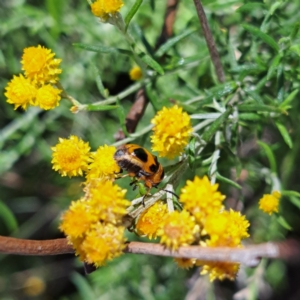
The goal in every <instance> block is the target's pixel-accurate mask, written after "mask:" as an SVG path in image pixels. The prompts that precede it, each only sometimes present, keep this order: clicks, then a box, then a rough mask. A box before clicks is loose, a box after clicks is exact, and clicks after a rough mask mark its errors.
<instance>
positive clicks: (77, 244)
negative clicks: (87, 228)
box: [67, 235, 86, 261]
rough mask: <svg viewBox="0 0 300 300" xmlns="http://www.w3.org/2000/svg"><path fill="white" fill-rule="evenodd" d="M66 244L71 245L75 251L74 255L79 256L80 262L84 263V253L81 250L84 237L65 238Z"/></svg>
mask: <svg viewBox="0 0 300 300" xmlns="http://www.w3.org/2000/svg"><path fill="white" fill-rule="evenodd" d="M67 239H68V243H69V244H71V245H72V246H73V248H74V250H75V255H76V256H79V259H80V260H81V261H86V253H85V251H84V250H83V249H82V244H83V241H84V239H85V235H84V236H82V237H77V238H74V237H72V236H67Z"/></svg>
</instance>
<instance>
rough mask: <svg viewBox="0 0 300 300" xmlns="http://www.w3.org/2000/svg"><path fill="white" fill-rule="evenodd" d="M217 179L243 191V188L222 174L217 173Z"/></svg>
mask: <svg viewBox="0 0 300 300" xmlns="http://www.w3.org/2000/svg"><path fill="white" fill-rule="evenodd" d="M217 179H218V180H220V181H222V182H224V183H226V184H230V185H232V186H233V187H235V188H237V189H239V190H241V189H242V187H241V186H240V185H239V184H238V183H236V182H234V181H233V180H231V179H229V178H227V177H224V176H222V175H221V174H220V173H217Z"/></svg>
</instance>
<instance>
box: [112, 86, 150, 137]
mask: <svg viewBox="0 0 300 300" xmlns="http://www.w3.org/2000/svg"><path fill="white" fill-rule="evenodd" d="M147 104H148V99H147V97H146V94H145V89H144V88H142V89H140V90H139V91H138V92H137V94H136V99H135V102H134V104H133V105H132V106H131V108H130V111H129V112H128V114H127V116H126V123H125V125H126V129H127V131H128V133H134V132H135V129H136V127H137V125H138V123H139V121H140V119H141V118H142V116H143V115H144V112H145V109H146V107H147ZM114 138H115V140H116V141H121V140H123V139H125V133H124V132H123V130H122V129H120V130H119V131H118V132H117V133H116V134H115V135H114Z"/></svg>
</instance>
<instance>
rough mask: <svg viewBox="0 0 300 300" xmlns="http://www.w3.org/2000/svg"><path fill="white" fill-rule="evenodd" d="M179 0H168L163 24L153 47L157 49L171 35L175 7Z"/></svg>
mask: <svg viewBox="0 0 300 300" xmlns="http://www.w3.org/2000/svg"><path fill="white" fill-rule="evenodd" d="M178 3H179V0H168V1H167V7H166V12H165V16H164V24H163V27H162V30H161V34H160V36H159V38H158V39H157V42H156V46H155V48H156V49H158V48H159V46H161V45H162V44H164V43H165V42H166V41H167V40H168V39H169V38H170V37H171V36H172V35H173V25H174V22H175V17H176V12H177V7H178Z"/></svg>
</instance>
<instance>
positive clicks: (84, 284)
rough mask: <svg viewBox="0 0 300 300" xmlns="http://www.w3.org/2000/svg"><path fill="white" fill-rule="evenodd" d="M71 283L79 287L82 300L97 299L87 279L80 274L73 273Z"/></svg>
mask: <svg viewBox="0 0 300 300" xmlns="http://www.w3.org/2000/svg"><path fill="white" fill-rule="evenodd" d="M71 281H72V282H73V283H74V285H75V286H76V287H77V289H78V291H79V293H80V295H81V298H82V299H86V300H94V299H97V297H96V295H95V293H94V290H93V288H92V286H91V285H90V284H89V282H88V280H87V278H85V277H83V276H82V275H80V274H79V273H73V274H72V276H71Z"/></svg>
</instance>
